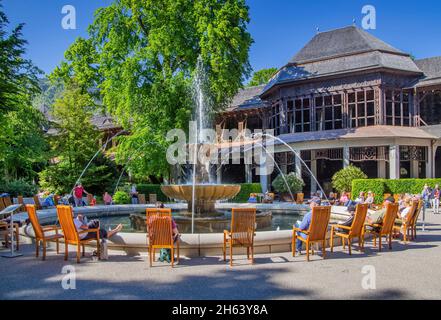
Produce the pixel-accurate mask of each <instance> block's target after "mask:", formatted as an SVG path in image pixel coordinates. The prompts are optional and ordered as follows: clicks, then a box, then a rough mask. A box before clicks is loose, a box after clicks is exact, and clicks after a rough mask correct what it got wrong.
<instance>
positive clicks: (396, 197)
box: [394, 193, 401, 203]
mask: <svg viewBox="0 0 441 320" xmlns="http://www.w3.org/2000/svg"><path fill="white" fill-rule="evenodd" d="M400 198H401V194H397V193H396V194H394V200H395V202H396V203H398V201H400Z"/></svg>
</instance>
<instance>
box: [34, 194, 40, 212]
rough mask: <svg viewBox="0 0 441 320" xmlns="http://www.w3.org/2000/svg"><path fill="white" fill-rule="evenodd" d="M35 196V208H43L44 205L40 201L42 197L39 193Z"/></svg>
mask: <svg viewBox="0 0 441 320" xmlns="http://www.w3.org/2000/svg"><path fill="white" fill-rule="evenodd" d="M33 198H34V204H35V209H37V210H41V209H42V206H41V203H40V199H39V198H38V196H37V195H35V196H33Z"/></svg>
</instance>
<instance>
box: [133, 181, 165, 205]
mask: <svg viewBox="0 0 441 320" xmlns="http://www.w3.org/2000/svg"><path fill="white" fill-rule="evenodd" d="M136 191H138V193H142V194H145V197H146V200H147V201H148V200H149V194H153V193H156V196H157V199H158V201H161V202H167V201H170V200H169V199H168V198H167V196H166V195H165V194H164V193H162V191H161V185H159V184H137V185H136Z"/></svg>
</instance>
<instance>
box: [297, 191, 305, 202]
mask: <svg viewBox="0 0 441 320" xmlns="http://www.w3.org/2000/svg"><path fill="white" fill-rule="evenodd" d="M304 198H305V194H304V193H297V194H296V203H297V204H303V201H304Z"/></svg>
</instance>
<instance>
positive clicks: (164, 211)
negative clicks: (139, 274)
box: [146, 208, 179, 268]
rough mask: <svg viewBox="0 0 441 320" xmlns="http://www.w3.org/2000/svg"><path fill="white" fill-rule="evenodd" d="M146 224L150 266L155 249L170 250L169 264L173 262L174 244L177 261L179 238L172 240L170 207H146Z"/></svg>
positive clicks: (172, 264)
mask: <svg viewBox="0 0 441 320" xmlns="http://www.w3.org/2000/svg"><path fill="white" fill-rule="evenodd" d="M146 216H147V219H146V224H147V237H148V251H149V261H150V267H151V266H152V265H153V260H154V258H155V250H156V249H170V250H171V266H172V268H173V266H174V262H175V245H176V251H177V261H178V262H179V238H177V240H176V244H175V243H174V241H173V230H172V214H171V209H170V208H161V209H159V208H153V209H146Z"/></svg>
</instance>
